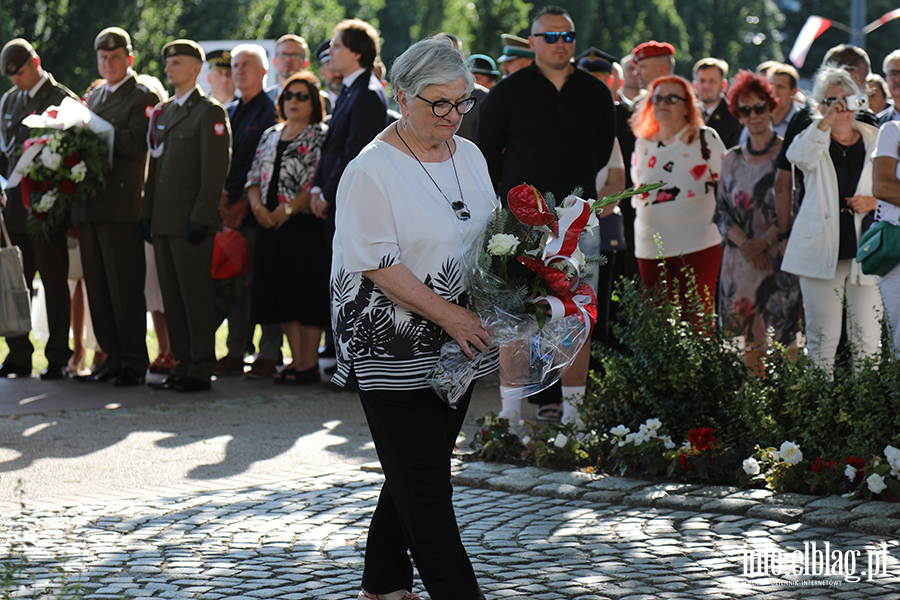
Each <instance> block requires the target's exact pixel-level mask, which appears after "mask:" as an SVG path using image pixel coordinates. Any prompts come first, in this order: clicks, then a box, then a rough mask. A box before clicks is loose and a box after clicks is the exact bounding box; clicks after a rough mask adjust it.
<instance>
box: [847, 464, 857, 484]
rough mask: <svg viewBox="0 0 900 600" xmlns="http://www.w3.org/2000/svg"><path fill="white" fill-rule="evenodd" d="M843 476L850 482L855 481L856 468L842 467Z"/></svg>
mask: <svg viewBox="0 0 900 600" xmlns="http://www.w3.org/2000/svg"><path fill="white" fill-rule="evenodd" d="M844 476H845V477H847V479H849V480H850V481H853V480H854V479H856V467H854V466H853V465H847V466H846V467H844Z"/></svg>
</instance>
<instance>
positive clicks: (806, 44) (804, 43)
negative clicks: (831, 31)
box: [788, 15, 831, 69]
mask: <svg viewBox="0 0 900 600" xmlns="http://www.w3.org/2000/svg"><path fill="white" fill-rule="evenodd" d="M829 27H831V21H829V20H828V19H823V18H822V17H817V16H815V15H813V16H811V17H809V18H808V19H806V23H804V25H803V29H801V30H800V35H798V36H797V39H796V41H794V47H793V48H792V49H791V53H790V54H789V55H788V56H789V57H790V59H791V62H792V63H794V66H795V67H797V68H798V69H799V68H800V67H802V66H803V63H804V62H805V61H806V54H807V53H808V52H809V48H810V46H812V43H813V41H815V39H816V38H817V37H819V36H820V35H822V34H823V33H825V31H826V30H827V29H828V28H829Z"/></svg>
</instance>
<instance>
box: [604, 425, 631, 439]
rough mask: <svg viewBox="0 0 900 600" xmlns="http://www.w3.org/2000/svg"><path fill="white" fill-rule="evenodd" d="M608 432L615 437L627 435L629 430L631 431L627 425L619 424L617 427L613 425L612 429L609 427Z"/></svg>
mask: <svg viewBox="0 0 900 600" xmlns="http://www.w3.org/2000/svg"><path fill="white" fill-rule="evenodd" d="M609 432H610V433H611V434H613V435H614V436H616V437H622V436H625V435H627V434H628V433H629V432H631V430H630V429H628V428H627V427H625V426H624V425H619V426H617V427H613V428H612V429H610V430H609Z"/></svg>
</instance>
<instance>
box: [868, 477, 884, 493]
mask: <svg viewBox="0 0 900 600" xmlns="http://www.w3.org/2000/svg"><path fill="white" fill-rule="evenodd" d="M866 483H867V484H868V486H869V491H871V492H872V493H873V494H880V493H881V492H883V491H884V490H886V489H887V484H885V483H884V477H882V476H881V475H879V474H878V473H872V474H871V475H869V476H868V477H866Z"/></svg>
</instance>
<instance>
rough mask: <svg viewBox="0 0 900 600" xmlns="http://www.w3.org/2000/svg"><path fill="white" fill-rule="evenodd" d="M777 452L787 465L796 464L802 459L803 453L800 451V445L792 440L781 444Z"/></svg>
mask: <svg viewBox="0 0 900 600" xmlns="http://www.w3.org/2000/svg"><path fill="white" fill-rule="evenodd" d="M778 453H779V454H780V455H781V458H782V460H784V462H786V463H787V464H789V465H796V464H797V463H799V462H800V461H801V460H803V453H802V452H800V447H799V446H798V445H797V444H795V443H794V442H785V443H783V444H781V448H779V449H778Z"/></svg>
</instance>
